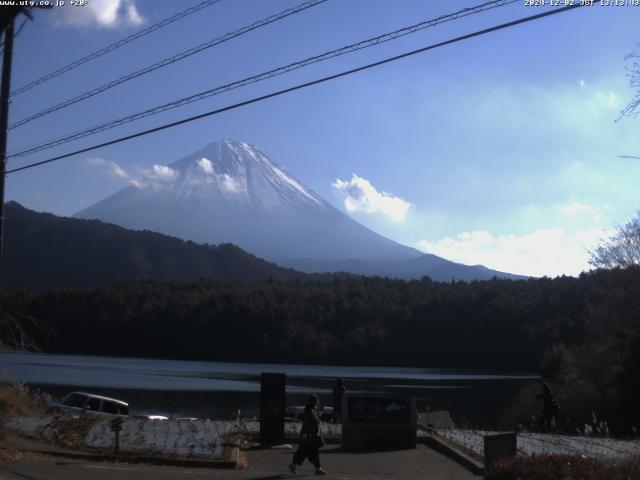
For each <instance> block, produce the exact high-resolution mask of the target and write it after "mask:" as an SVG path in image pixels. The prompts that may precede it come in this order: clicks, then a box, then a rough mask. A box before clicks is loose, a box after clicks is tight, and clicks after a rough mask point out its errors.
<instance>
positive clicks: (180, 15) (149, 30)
mask: <svg viewBox="0 0 640 480" xmlns="http://www.w3.org/2000/svg"><path fill="white" fill-rule="evenodd" d="M220 1H221V0H206V1H204V2H201V3H199V4H197V5H194V6H193V7H189V8H187V9H186V10H183V11H181V12H178V13H176V14H175V15H172V16H171V17H168V18H165V19H164V20H161V21H160V22H158V23H155V24H153V25H150V26H149V27H146V28H143V29H142V30H139V31H137V32H136V33H133V34H131V35H129V36H128V37H125V38H123V39H121V40H118V41H117V42H115V43H112V44H111V45H107V46H106V47H103V48H101V49H100V50H97V51H95V52H93V53H90V54H89V55H87V56H85V57H82V58H80V59H78V60H76V61H74V62H72V63H70V64H68V65H65V66H64V67H60V68H59V69H57V70H55V71H53V72H51V73H48V74H47V75H44V76H42V77H40V78H38V79H36V80H34V81H32V82H30V83H28V84H26V85H23V86H22V87H20V88H17V89H15V90H14V91H13V92H11V96H12V97H15V96H16V95H20V94H21V93H24V92H26V91H27V90H31V89H32V88H33V87H35V86H37V85H40V84H41V83H44V82H47V81H49V80H51V79H53V78H56V77H58V76H60V75H62V74H63V73H67V72H69V71H71V70H73V69H75V68H77V67H79V66H80V65H84V64H85V63H88V62H90V61H91V60H95V59H96V58H99V57H101V56H103V55H106V54H107V53H109V52H113V51H114V50H116V49H118V48H120V47H122V46H124V45H126V44H128V43H131V42H133V41H134V40H137V39H139V38H142V37H144V36H145V35H149V34H150V33H153V32H155V31H156V30H160V29H161V28H163V27H166V26H167V25H170V24H172V23H174V22H177V21H178V20H181V19H183V18H185V17H187V16H189V15H191V14H192V13H196V12H199V11H200V10H202V9H204V8H207V7H210V6H211V5H214V4H216V3H218V2H220Z"/></svg>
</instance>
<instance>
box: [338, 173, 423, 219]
mask: <svg viewBox="0 0 640 480" xmlns="http://www.w3.org/2000/svg"><path fill="white" fill-rule="evenodd" d="M332 186H333V188H335V189H336V190H337V191H338V192H340V193H341V194H343V195H344V207H345V208H346V209H347V211H348V212H350V213H353V212H363V213H381V214H383V215H385V216H387V217H389V218H390V219H391V220H393V221H395V222H403V221H404V220H405V219H406V218H407V213H408V211H409V207H411V204H410V203H409V202H407V201H406V200H403V199H402V198H400V197H395V196H393V195H391V194H390V193H387V192H379V191H378V190H376V188H375V187H374V186H373V185H371V182H369V180H366V179H364V178H362V177H359V176H358V175H356V174H355V173H354V174H353V175H352V176H351V180H349V181H345V180H340V179H336V181H335V182H333V184H332Z"/></svg>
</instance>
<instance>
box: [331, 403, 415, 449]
mask: <svg viewBox="0 0 640 480" xmlns="http://www.w3.org/2000/svg"><path fill="white" fill-rule="evenodd" d="M342 447H343V448H344V449H346V450H401V449H408V448H416V402H415V399H413V398H409V397H396V396H390V395H350V394H348V395H345V396H344V397H343V399H342Z"/></svg>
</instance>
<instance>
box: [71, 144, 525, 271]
mask: <svg viewBox="0 0 640 480" xmlns="http://www.w3.org/2000/svg"><path fill="white" fill-rule="evenodd" d="M76 217H79V218H85V219H98V220H101V221H104V222H108V223H114V224H117V225H120V226H122V227H125V228H130V229H135V230H152V231H156V232H159V233H163V234H167V235H172V236H176V237H179V238H183V239H186V240H192V241H194V242H198V243H209V244H218V243H234V244H236V245H238V246H240V247H241V248H243V249H245V250H247V251H249V252H251V253H253V254H255V255H257V256H259V257H262V258H265V259H267V260H270V261H274V262H276V263H278V264H280V265H283V266H287V267H293V268H297V269H299V270H303V271H307V272H318V271H347V272H352V273H359V274H377V275H388V276H393V277H400V278H415V277H421V276H423V275H429V276H431V277H432V278H433V279H435V280H447V281H449V280H451V279H452V278H456V279H461V280H472V279H487V278H491V277H493V276H499V277H510V278H514V277H515V276H513V275H510V274H505V273H501V272H496V271H493V270H489V269H487V268H485V267H482V266H467V265H461V264H457V263H454V262H450V261H448V260H445V259H442V258H439V257H436V256H434V255H428V254H427V255H425V254H424V253H422V252H420V251H418V250H416V249H413V248H410V247H407V246H404V245H401V244H399V243H396V242H394V241H392V240H390V239H388V238H385V237H383V236H381V235H378V234H377V233H375V232H373V231H371V230H369V229H368V228H366V227H364V226H363V225H361V224H359V223H358V222H356V221H355V220H353V219H352V218H350V217H348V216H347V215H345V214H344V213H342V212H340V211H339V210H337V209H336V208H334V207H333V206H332V205H331V204H329V203H328V202H327V201H325V200H324V199H323V198H322V197H320V196H319V195H317V194H316V193H315V192H313V191H312V190H311V189H310V188H308V187H306V186H305V185H304V184H303V183H302V182H301V181H299V180H297V179H296V178H295V177H294V176H293V175H291V174H290V173H289V172H287V171H286V170H285V169H284V168H283V167H281V166H279V165H278V164H276V163H275V162H273V161H271V160H270V159H269V158H268V157H267V156H266V155H265V154H264V153H263V152H261V151H260V150H258V149H257V148H255V147H253V146H251V145H249V144H247V143H245V142H236V141H232V140H224V141H222V142H216V143H211V144H209V145H207V146H206V147H204V148H202V149H200V150H198V151H197V152H195V153H193V154H191V155H189V156H187V157H184V158H182V159H181V160H178V161H177V162H175V163H172V164H170V165H168V166H155V167H154V168H153V170H150V171H148V172H147V174H146V175H145V176H144V178H143V179H142V180H140V181H136V182H134V184H133V185H131V186H129V187H126V188H124V189H122V190H120V191H118V192H116V193H114V194H113V195H111V196H109V197H107V198H105V199H104V200H102V201H100V202H98V203H96V204H94V205H92V206H90V207H88V208H87V209H85V210H82V211H81V212H78V213H77V214H76Z"/></svg>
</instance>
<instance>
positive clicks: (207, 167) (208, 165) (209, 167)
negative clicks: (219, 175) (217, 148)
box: [198, 157, 214, 175]
mask: <svg viewBox="0 0 640 480" xmlns="http://www.w3.org/2000/svg"><path fill="white" fill-rule="evenodd" d="M198 168H199V169H200V170H202V171H203V172H204V173H205V174H207V175H212V174H213V173H214V172H213V163H212V162H211V160H209V159H208V158H206V157H202V158H201V159H200V160H198Z"/></svg>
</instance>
